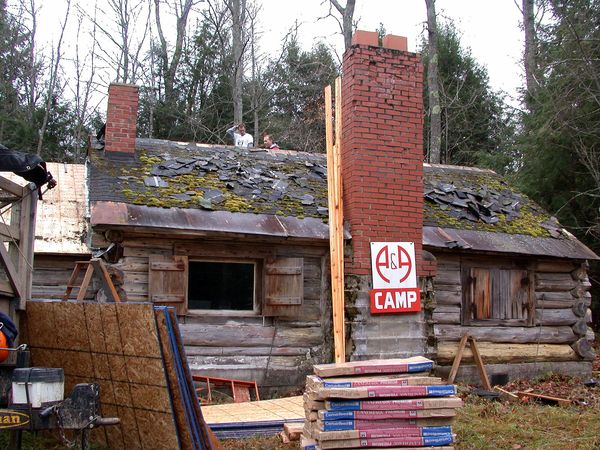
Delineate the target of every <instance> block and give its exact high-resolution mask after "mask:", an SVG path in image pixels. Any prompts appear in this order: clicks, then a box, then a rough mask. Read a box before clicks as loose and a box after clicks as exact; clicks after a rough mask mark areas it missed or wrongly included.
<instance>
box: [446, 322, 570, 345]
mask: <svg viewBox="0 0 600 450" xmlns="http://www.w3.org/2000/svg"><path fill="white" fill-rule="evenodd" d="M465 333H468V334H470V335H472V336H474V337H475V338H476V339H477V340H479V341H488V342H508V343H514V344H528V343H537V342H540V343H542V344H570V343H573V342H575V341H576V340H577V337H576V336H575V333H573V330H572V328H571V327H568V326H560V327H502V326H493V327H475V326H468V327H466V326H463V327H457V326H454V325H444V324H439V325H436V326H435V336H436V337H437V338H438V339H439V340H440V341H460V339H461V337H462V335H463V334H465Z"/></svg>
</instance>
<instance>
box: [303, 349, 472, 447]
mask: <svg viewBox="0 0 600 450" xmlns="http://www.w3.org/2000/svg"><path fill="white" fill-rule="evenodd" d="M432 369H433V361H431V360H429V359H427V358H424V357H421V356H417V357H413V358H406V359H386V360H371V361H355V362H348V363H340V364H323V365H317V366H315V367H314V373H315V374H314V375H309V376H308V377H307V378H306V391H305V393H304V408H305V411H306V419H307V420H306V422H305V424H304V431H303V434H302V448H303V449H304V450H326V449H341V448H361V449H369V448H386V449H387V450H393V449H402V450H407V449H409V448H421V449H422V448H429V449H433V448H436V449H444V450H451V449H453V448H454V447H452V443H453V434H452V426H451V425H452V421H453V419H454V416H455V415H456V408H460V407H461V406H462V400H461V399H460V398H458V397H456V387H455V386H454V385H446V384H443V383H442V380H441V379H440V378H436V377H433V376H430V373H429V372H430V371H431V370H432Z"/></svg>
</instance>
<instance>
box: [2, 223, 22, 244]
mask: <svg viewBox="0 0 600 450" xmlns="http://www.w3.org/2000/svg"><path fill="white" fill-rule="evenodd" d="M13 239H14V240H15V241H18V240H19V228H18V227H16V226H14V225H12V224H8V225H7V224H4V223H0V240H1V241H3V242H4V241H12V240H13Z"/></svg>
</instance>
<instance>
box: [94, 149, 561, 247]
mask: <svg viewBox="0 0 600 450" xmlns="http://www.w3.org/2000/svg"><path fill="white" fill-rule="evenodd" d="M136 147H137V149H136V152H135V155H133V156H124V155H122V154H121V155H119V154H108V153H107V152H104V151H97V150H93V149H91V150H90V201H92V202H94V201H111V202H122V203H128V204H133V205H144V206H151V207H159V208H171V207H175V208H184V209H189V208H195V209H203V210H208V211H229V212H237V213H254V214H269V215H270V214H274V215H280V216H290V217H295V218H299V219H302V218H307V217H314V218H319V219H321V220H322V221H324V222H326V221H327V217H328V211H327V170H326V157H325V155H323V154H315V153H304V152H294V151H278V152H272V151H266V150H261V149H256V150H254V149H240V148H235V147H231V146H213V145H200V144H194V143H179V142H173V141H165V140H156V139H138V140H137V144H136ZM423 188H424V200H425V201H424V225H425V226H434V227H440V228H450V229H459V230H476V231H477V230H478V231H486V232H496V233H506V234H525V235H529V236H533V237H560V236H561V231H560V230H561V227H560V225H559V224H558V222H557V221H556V220H555V219H554V218H552V217H550V216H549V215H548V214H547V213H546V212H545V211H544V210H543V209H542V208H541V207H539V206H538V205H537V204H536V203H535V202H533V201H532V200H530V199H529V198H527V197H526V196H525V195H523V194H522V193H520V192H518V191H517V190H516V189H514V188H513V187H511V186H510V185H509V184H508V183H507V182H506V180H504V179H503V178H502V177H500V176H499V175H497V174H496V173H494V172H492V171H490V170H483V169H475V168H465V167H457V166H444V165H428V164H425V166H424V179H423Z"/></svg>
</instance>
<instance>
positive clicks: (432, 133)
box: [425, 0, 442, 164]
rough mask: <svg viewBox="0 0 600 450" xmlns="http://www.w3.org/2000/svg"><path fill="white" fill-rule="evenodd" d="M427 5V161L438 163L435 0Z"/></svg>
mask: <svg viewBox="0 0 600 450" xmlns="http://www.w3.org/2000/svg"><path fill="white" fill-rule="evenodd" d="M425 5H426V6H427V30H428V47H429V48H428V51H429V60H428V66H427V85H428V88H429V93H428V95H429V151H428V158H427V159H428V161H429V162H431V163H434V164H440V163H441V162H442V161H441V146H442V115H441V107H440V89H439V85H438V50H437V20H436V17H435V0H425Z"/></svg>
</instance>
